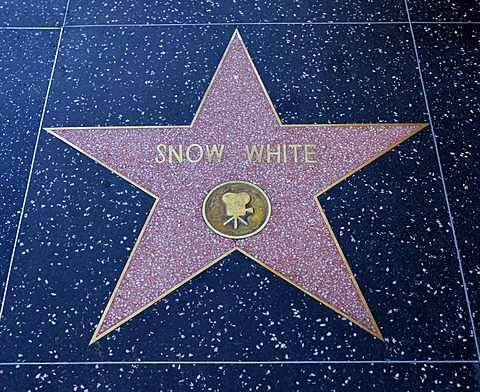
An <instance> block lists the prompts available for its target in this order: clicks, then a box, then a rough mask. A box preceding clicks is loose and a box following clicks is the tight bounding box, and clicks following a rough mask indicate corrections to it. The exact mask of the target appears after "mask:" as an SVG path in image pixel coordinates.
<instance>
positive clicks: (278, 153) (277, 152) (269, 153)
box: [267, 144, 281, 163]
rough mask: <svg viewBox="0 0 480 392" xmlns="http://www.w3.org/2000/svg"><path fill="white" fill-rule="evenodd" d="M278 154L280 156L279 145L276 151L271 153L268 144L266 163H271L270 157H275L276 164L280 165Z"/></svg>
mask: <svg viewBox="0 0 480 392" xmlns="http://www.w3.org/2000/svg"><path fill="white" fill-rule="evenodd" d="M280 154H281V150H280V144H277V151H272V150H271V147H270V144H267V162H268V163H271V158H272V155H276V157H277V162H278V163H280Z"/></svg>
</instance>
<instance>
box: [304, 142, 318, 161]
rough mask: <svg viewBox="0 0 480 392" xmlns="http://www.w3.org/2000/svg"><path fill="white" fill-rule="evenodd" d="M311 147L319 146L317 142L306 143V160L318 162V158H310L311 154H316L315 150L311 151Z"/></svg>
mask: <svg viewBox="0 0 480 392" xmlns="http://www.w3.org/2000/svg"><path fill="white" fill-rule="evenodd" d="M310 148H317V145H316V144H305V162H306V163H317V160H316V159H313V158H310V155H315V154H316V152H315V151H310Z"/></svg>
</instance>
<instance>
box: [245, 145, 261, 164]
mask: <svg viewBox="0 0 480 392" xmlns="http://www.w3.org/2000/svg"><path fill="white" fill-rule="evenodd" d="M251 148H252V149H251V150H250V149H249V148H248V145H246V146H245V149H246V150H247V157H248V162H250V163H251V162H253V159H254V157H257V162H262V157H263V144H261V145H260V150H259V149H258V147H257V146H256V145H255V144H254V145H253V146H251Z"/></svg>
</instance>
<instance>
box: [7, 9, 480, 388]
mask: <svg viewBox="0 0 480 392" xmlns="http://www.w3.org/2000/svg"><path fill="white" fill-rule="evenodd" d="M479 15H480V6H479V5H478V2H474V1H471V0H469V1H463V2H460V1H456V0H455V1H454V0H449V1H444V2H441V3H439V2H435V1H432V0H422V1H417V2H411V1H400V0H389V1H377V0H375V1H372V2H365V1H360V0H356V1H350V2H340V1H333V2H307V1H292V2H287V1H280V2H277V3H271V4H268V3H265V4H264V3H260V2H255V1H248V0H241V1H236V2H227V1H220V2H217V1H208V2H207V1H201V2H193V3H186V2H180V1H179V2H175V1H163V2H160V1H154V0H144V1H133V0H128V1H122V2H120V1H118V2H117V1H114V0H108V1H96V0H50V1H47V0H44V1H38V2H30V3H27V2H23V1H20V2H18V1H13V0H7V1H4V2H3V3H1V4H0V46H1V48H0V49H1V50H0V119H1V121H0V124H1V131H0V146H1V148H0V177H1V181H0V211H1V214H2V222H3V223H2V225H1V226H0V282H1V285H0V288H1V291H0V293H1V297H0V298H1V299H2V305H1V311H0V313H1V314H0V387H1V388H3V390H5V391H12V390H21V391H27V390H29V391H30V390H31V391H35V390H49V391H50V390H53V391H56V390H58V391H66V390H74V391H81V390H89V391H93V390H115V391H124V390H125V391H128V390H145V391H147V390H148V391H150V390H221V391H223V390H274V391H294V390H299V391H309V390H311V391H319V390H365V391H371V390H425V391H444V390H447V391H453V390H471V391H475V390H479V389H480V362H479V355H480V348H479V337H480V311H479V308H480V294H479V293H480V263H479V259H478V254H479V250H480V249H479V247H480V208H479V203H478V200H480V191H479V179H478V173H479V171H480V161H479V153H478V152H479V151H480V135H479V131H478V126H477V123H478V121H479V120H480V118H479V117H480V100H479V92H480V88H479V86H480V73H479V69H480V64H479V63H480V24H479V23H480V21H479ZM236 28H238V30H239V31H240V33H241V35H242V37H243V40H244V41H245V44H246V46H247V47H248V50H249V52H250V54H251V56H252V59H253V61H254V63H255V65H256V67H257V69H258V71H259V73H260V76H261V78H262V80H263V81H264V83H265V86H266V88H267V90H268V93H269V95H270V97H271V99H272V101H273V104H274V106H275V108H276V109H277V111H278V114H279V116H280V118H281V120H282V121H283V122H284V123H285V124H301V123H316V124H327V123H341V124H349V123H357V124H359V123H393V122H400V123H429V124H430V125H429V126H428V127H427V128H425V129H424V130H422V131H421V132H419V133H418V134H417V135H415V136H414V137H412V138H410V139H408V140H407V141H405V142H404V143H402V144H401V145H399V146H397V147H396V148H395V149H393V150H392V151H391V152H389V153H388V154H386V155H384V156H382V157H381V158H380V159H378V160H377V161H375V162H374V163H372V164H370V165H369V166H367V167H365V168H364V169H362V170H360V171H359V172H357V173H356V174H355V175H353V176H351V177H350V178H348V179H347V180H346V181H344V182H342V183H341V184H339V185H337V186H336V187H334V188H332V189H331V190H330V191H328V192H326V193H324V194H322V196H321V200H320V201H321V203H322V205H323V207H324V209H325V212H326V214H327V216H328V218H329V220H330V222H331V224H332V228H333V230H334V232H335V234H336V236H337V238H338V240H339V243H340V245H341V247H342V249H343V251H344V252H345V254H346V257H347V259H348V261H349V263H350V266H351V268H352V270H353V273H354V274H355V276H356V278H357V280H358V283H359V285H360V287H361V288H362V291H363V293H364V295H365V298H366V300H367V302H368V303H369V306H370V308H371V310H372V313H373V314H374V316H375V319H376V321H377V322H378V324H379V326H380V328H381V330H382V334H383V336H384V337H385V342H382V341H380V340H378V339H375V338H373V337H372V336H371V335H370V334H369V333H367V332H365V331H364V330H362V329H360V328H358V327H356V326H355V325H353V324H351V323H349V322H348V321H347V320H345V319H343V318H342V317H341V316H339V315H338V314H337V313H335V312H333V311H331V310H330V309H328V308H327V307H325V306H323V305H322V304H321V303H319V302H317V301H316V300H314V299H312V298H311V297H309V296H307V295H306V294H304V293H303V292H301V291H300V290H298V289H296V288H295V287H293V286H292V285H290V284H288V283H286V282H285V281H283V280H282V279H280V278H279V277H278V276H276V275H274V274H272V273H271V272H270V271H268V270H266V269H265V268H263V267H262V266H260V265H259V264H257V263H255V262H253V261H252V260H250V259H248V258H246V257H245V256H244V255H243V254H241V253H239V252H234V253H232V254H231V255H229V256H228V257H226V258H225V259H224V260H222V261H220V262H219V263H218V264H216V265H215V266H213V267H211V268H210V269H208V270H207V271H205V272H204V273H202V274H200V275H199V276H197V277H195V278H194V279H192V280H191V281H190V282H188V283H187V284H185V285H183V286H182V287H181V288H179V289H178V290H176V291H174V292H173V293H171V294H170V295H168V296H167V297H166V298H164V299H163V300H161V301H159V302H157V303H156V304H155V305H153V306H151V307H150V308H149V309H148V310H146V311H145V312H143V313H141V314H140V315H138V316H137V317H135V318H134V319H132V320H130V321H129V322H128V323H126V324H124V325H123V326H121V327H120V328H119V329H118V330H116V331H114V332H112V333H110V334H109V335H107V336H106V337H105V338H103V339H101V340H99V341H98V342H96V343H95V344H93V345H90V346H89V345H88V343H89V340H90V338H91V336H92V334H93V331H94V329H95V326H96V324H97V323H98V320H99V317H100V316H101V314H102V311H103V309H104V307H105V304H106V302H107V301H108V299H109V297H110V294H111V292H112V290H113V288H114V286H115V283H116V281H117V279H118V277H119V274H120V273H121V271H122V269H123V266H124V264H125V261H126V259H127V258H128V255H129V254H130V252H131V250H132V248H133V246H134V244H135V241H136V239H137V237H138V235H139V233H140V230H141V228H142V226H143V224H144V222H145V219H146V217H147V215H148V213H149V211H150V208H151V206H152V203H153V200H152V198H151V197H150V196H149V195H147V194H145V193H144V192H142V191H141V190H139V189H137V188H135V187H134V186H133V185H132V184H130V183H129V182H127V181H125V180H124V179H122V178H120V177H118V176H116V175H115V174H113V173H111V172H109V171H108V170H107V169H105V168H104V167H102V166H101V165H99V164H97V163H95V162H94V161H93V160H91V159H90V158H88V157H86V156H84V155H82V154H80V153H78V152H77V151H76V150H74V149H73V148H71V147H69V146H67V145H65V144H64V143H62V142H61V141H59V140H58V139H56V138H53V137H52V136H51V135H49V134H48V133H47V132H45V131H43V130H42V128H45V127H60V126H63V127H65V126H73V127H74V126H115V125H118V126H120V125H172V124H176V125H178V124H189V123H190V122H191V121H192V118H193V116H194V114H195V112H196V110H197V107H198V105H199V103H200V101H201V99H202V97H203V95H204V93H205V90H206V88H207V87H208V84H209V82H210V80H211V78H212V76H213V74H214V72H215V69H216V66H217V64H218V62H219V61H220V58H221V56H222V55H223V52H224V50H225V48H226V46H227V44H228V41H229V39H230V37H231V35H232V33H233V32H234V30H235V29H236ZM299 246H305V244H299ZM179 257H180V258H181V255H179Z"/></svg>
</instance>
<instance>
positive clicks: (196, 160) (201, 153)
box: [185, 144, 203, 163]
mask: <svg viewBox="0 0 480 392" xmlns="http://www.w3.org/2000/svg"><path fill="white" fill-rule="evenodd" d="M194 147H196V148H197V149H198V154H197V155H198V156H197V157H196V158H192V156H191V155H190V151H191V150H192V148H194ZM185 155H186V157H187V161H188V162H191V163H197V162H200V161H201V160H202V159H203V148H202V146H201V145H200V144H190V145H189V146H188V147H187V151H185Z"/></svg>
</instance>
